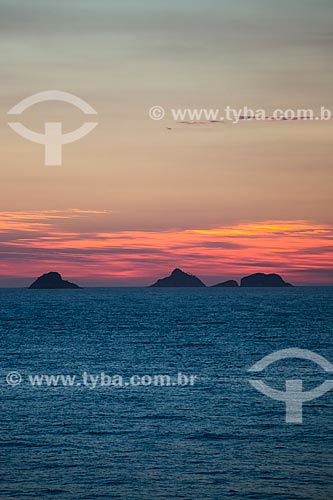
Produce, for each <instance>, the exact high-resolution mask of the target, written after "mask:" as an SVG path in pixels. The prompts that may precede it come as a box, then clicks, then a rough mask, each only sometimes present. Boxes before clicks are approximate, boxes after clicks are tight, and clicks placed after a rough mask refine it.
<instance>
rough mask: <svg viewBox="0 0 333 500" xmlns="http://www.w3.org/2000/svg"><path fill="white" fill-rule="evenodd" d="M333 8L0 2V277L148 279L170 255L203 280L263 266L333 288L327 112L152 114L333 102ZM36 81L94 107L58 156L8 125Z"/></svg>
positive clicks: (62, 109)
mask: <svg viewBox="0 0 333 500" xmlns="http://www.w3.org/2000/svg"><path fill="white" fill-rule="evenodd" d="M332 21H333V2H332V0H317V1H316V2H313V1H312V0H292V1H290V0H288V1H287V0H279V1H276V0H233V1H232V2H231V1H230V0H205V2H203V1H202V0H181V1H180V0H177V1H176V0H168V1H165V0H140V1H138V0H121V1H119V0H94V1H91V0H71V1H68V0H29V1H28V2H27V1H26V0H0V37H1V51H0V63H1V64H0V68H1V80H0V93H1V99H0V116H1V120H0V134H1V140H0V148H1V149H0V152H1V167H2V168H1V172H0V179H1V184H0V186H1V187H0V193H1V196H0V240H1V244H0V286H26V285H27V284H29V283H30V281H31V279H34V278H35V277H37V276H38V275H40V274H42V273H44V272H48V271H59V272H60V273H62V274H63V275H64V277H65V278H66V279H75V280H76V282H78V283H79V284H82V285H97V286H98V285H100V286H103V285H110V286H112V285H115V286H119V285H126V286H127V285H146V284H149V283H152V282H153V281H155V280H156V279H157V278H159V277H162V276H165V275H167V274H169V273H170V271H171V270H172V269H173V268H174V267H180V268H182V269H183V270H184V271H187V272H192V273H194V274H196V275H198V276H199V277H200V278H201V279H203V280H204V281H205V282H206V283H208V284H213V283H216V282H217V281H222V280H225V279H230V278H235V279H239V278H240V277H242V276H244V275H246V274H250V273H253V272H256V271H262V272H278V273H279V274H281V275H282V276H283V277H284V278H285V279H286V280H287V281H291V282H292V283H294V284H333V241H332V237H333V224H332V223H333V210H332V200H333V175H332V173H333V164H332V163H333V162H332V159H333V145H332V137H333V123H332V121H330V122H326V121H325V122H324V121H323V122H320V121H315V122H242V123H240V124H238V125H232V124H231V123H225V124H218V125H216V126H212V125H207V126H206V125H198V126H186V125H185V124H175V123H173V122H172V120H171V117H170V115H169V114H168V115H167V117H166V119H165V120H162V121H153V120H150V119H149V116H148V110H149V108H150V107H151V106H154V105H161V106H163V107H164V108H165V109H166V110H170V109H171V108H178V107H179V108H189V107H193V108H205V107H206V108H214V109H216V108H220V109H223V108H225V107H226V106H232V107H234V108H237V109H240V108H242V107H244V106H247V107H250V108H253V109H257V108H264V109H266V110H267V111H268V112H272V111H273V110H274V109H275V108H284V109H286V108H293V109H298V108H313V109H314V110H316V111H317V110H318V111H319V109H320V107H321V106H325V107H326V108H328V109H331V110H332V111H333V94H332V88H333V71H332V70H333V59H332V49H333V32H332ZM44 90H61V91H65V92H71V93H73V94H75V95H77V96H79V97H80V98H82V99H84V100H85V101H87V102H88V103H89V104H90V105H91V106H92V107H93V108H94V109H96V111H97V112H98V115H97V118H96V120H97V121H98V122H99V125H98V127H97V128H96V129H95V130H94V131H93V132H91V133H90V134H89V135H87V136H86V137H85V138H84V139H82V140H80V141H78V142H75V143H73V144H69V145H65V146H64V148H63V164H62V166H58V167H46V166H44V147H43V146H42V145H38V144H35V143H32V142H29V141H27V140H25V139H23V138H22V137H20V136H18V135H17V134H15V133H14V132H13V131H12V130H11V129H10V128H9V127H8V125H7V122H8V116H7V112H8V110H9V109H10V108H12V107H13V106H14V105H15V104H17V103H18V102H19V101H21V100H22V99H24V98H25V97H28V96H30V95H32V94H35V93H37V92H41V91H44ZM20 120H21V121H22V123H24V124H25V125H26V126H27V127H29V128H31V129H32V130H35V131H39V132H42V131H43V129H44V123H45V122H46V121H60V122H62V123H63V127H64V129H65V131H66V132H67V131H71V130H73V129H75V128H77V127H79V126H80V125H81V124H82V123H83V122H84V121H86V117H85V116H84V115H82V113H81V112H80V111H79V110H77V109H75V108H73V107H72V106H70V105H68V104H59V103H44V104H39V105H36V106H34V107H33V108H31V109H29V110H27V111H25V112H24V115H22V116H21V117H20ZM167 127H171V129H172V130H167Z"/></svg>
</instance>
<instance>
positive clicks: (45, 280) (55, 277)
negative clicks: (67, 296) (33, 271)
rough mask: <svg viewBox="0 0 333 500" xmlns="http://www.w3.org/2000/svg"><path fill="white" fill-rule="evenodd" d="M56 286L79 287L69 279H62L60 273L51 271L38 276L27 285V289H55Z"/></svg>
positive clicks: (62, 287)
mask: <svg viewBox="0 0 333 500" xmlns="http://www.w3.org/2000/svg"><path fill="white" fill-rule="evenodd" d="M57 288H61V289H64V288H80V287H79V286H78V285H76V284H75V283H71V282H70V281H65V280H63V279H62V277H61V274H59V273H55V272H51V273H46V274H43V275H42V276H40V277H39V278H37V279H36V281H34V282H33V283H32V285H30V286H29V289H39V290H45V289H57Z"/></svg>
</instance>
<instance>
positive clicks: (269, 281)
mask: <svg viewBox="0 0 333 500" xmlns="http://www.w3.org/2000/svg"><path fill="white" fill-rule="evenodd" d="M292 286H293V285H292V284H291V283H287V282H286V281H284V279H283V278H282V277H281V276H280V275H279V274H274V273H273V274H265V273H254V274H251V275H249V276H245V277H244V278H242V279H241V281H240V284H238V282H237V281H236V280H227V281H223V282H221V283H217V284H216V285H211V287H210V288H248V287H257V288H263V287H267V288H269V287H273V288H288V287H292ZM78 288H81V287H80V286H79V285H76V284H75V283H71V282H70V281H66V280H64V279H63V278H62V276H61V274H59V273H58V272H54V271H53V272H49V273H46V274H43V275H42V276H40V277H39V278H37V279H36V280H35V281H34V282H33V283H32V284H31V285H30V286H29V289H38V290H50V289H78ZM149 288H207V285H206V284H205V283H204V282H203V281H202V280H201V279H200V278H198V277H197V276H195V275H194V274H189V273H185V272H184V271H182V270H181V269H179V268H176V269H174V270H173V271H172V273H171V274H170V275H169V276H166V277H165V278H160V279H158V280H157V281H156V282H155V283H153V284H152V285H150V286H149Z"/></svg>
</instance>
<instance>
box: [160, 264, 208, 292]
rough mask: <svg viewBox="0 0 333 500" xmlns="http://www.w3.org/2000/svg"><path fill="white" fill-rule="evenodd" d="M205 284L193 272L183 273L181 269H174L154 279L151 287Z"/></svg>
mask: <svg viewBox="0 0 333 500" xmlns="http://www.w3.org/2000/svg"><path fill="white" fill-rule="evenodd" d="M205 286H206V285H205V284H204V283H203V282H202V281H201V280H200V279H199V278H197V277H196V276H193V274H187V273H184V271H182V270H181V269H178V268H177V269H174V270H173V271H172V273H171V274H170V276H168V277H167V278H162V279H159V280H157V281H156V283H154V284H153V285H151V287H179V288H181V287H184V288H185V287H186V288H189V287H205Z"/></svg>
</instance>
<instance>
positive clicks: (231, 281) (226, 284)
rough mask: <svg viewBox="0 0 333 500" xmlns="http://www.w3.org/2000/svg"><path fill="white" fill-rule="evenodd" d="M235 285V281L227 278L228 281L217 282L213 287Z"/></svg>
mask: <svg viewBox="0 0 333 500" xmlns="http://www.w3.org/2000/svg"><path fill="white" fill-rule="evenodd" d="M237 286H239V285H238V283H237V281H235V280H228V281H223V282H222V283H217V284H216V285H213V288H235V287H237Z"/></svg>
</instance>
